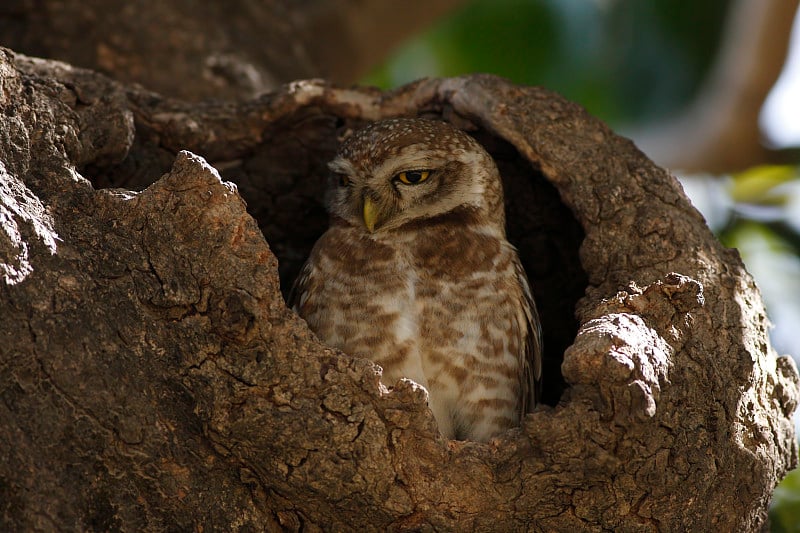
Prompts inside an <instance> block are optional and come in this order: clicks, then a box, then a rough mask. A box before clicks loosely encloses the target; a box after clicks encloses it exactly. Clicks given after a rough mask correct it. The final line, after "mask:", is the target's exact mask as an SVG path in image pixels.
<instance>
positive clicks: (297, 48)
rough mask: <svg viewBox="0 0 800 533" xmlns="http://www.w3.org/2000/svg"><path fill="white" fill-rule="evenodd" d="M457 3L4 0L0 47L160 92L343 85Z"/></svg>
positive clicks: (231, 96)
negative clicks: (298, 83) (305, 82)
mask: <svg viewBox="0 0 800 533" xmlns="http://www.w3.org/2000/svg"><path fill="white" fill-rule="evenodd" d="M464 3H465V2H464V0H405V1H404V2H403V3H402V7H400V6H401V4H398V3H397V2H396V0H369V1H366V2H365V1H363V0H304V1H303V2H297V1H296V0H258V1H253V0H223V1H220V0H210V1H206V2H197V1H195V0H170V1H168V2H165V1H164V0H137V1H135V2H127V1H121V0H81V1H80V2H69V1H66V2H65V1H64V0H37V1H36V2H31V1H26V0H3V2H2V3H0V44H2V45H3V46H8V47H10V48H13V49H14V50H17V51H18V52H23V53H26V54H30V55H35V56H41V57H48V58H52V59H59V60H61V61H67V62H69V63H71V64H73V65H76V66H81V67H85V68H91V69H94V70H98V71H100V72H103V73H105V74H107V75H109V76H111V77H112V78H114V79H116V80H120V81H125V82H129V83H130V82H136V83H141V84H143V85H144V86H145V87H147V88H149V89H151V90H155V91H159V92H160V93H162V94H164V95H167V96H173V97H179V98H185V99H190V100H201V99H205V98H218V99H226V100H237V99H246V98H252V97H255V96H257V95H259V94H261V93H263V92H265V91H269V90H272V89H275V88H277V87H278V86H279V85H280V84H282V83H286V82H289V81H291V80H295V79H298V78H313V77H324V78H327V79H330V80H333V81H335V82H337V83H345V84H350V83H353V81H354V80H357V79H359V78H360V77H362V76H364V75H365V74H366V73H367V72H368V71H369V69H372V68H375V66H376V65H377V64H378V63H379V62H380V61H381V59H383V58H384V57H386V55H387V54H388V53H389V52H390V51H391V50H392V48H394V47H395V46H397V45H398V44H399V43H401V42H402V41H403V40H404V39H407V38H408V37H410V36H412V35H414V34H415V33H418V32H419V31H420V30H422V29H423V28H425V27H426V26H428V25H430V24H432V23H433V22H434V21H435V20H436V19H438V18H440V17H441V16H442V15H443V14H445V13H447V12H448V11H451V10H452V9H454V8H455V7H457V6H459V5H460V4H464Z"/></svg>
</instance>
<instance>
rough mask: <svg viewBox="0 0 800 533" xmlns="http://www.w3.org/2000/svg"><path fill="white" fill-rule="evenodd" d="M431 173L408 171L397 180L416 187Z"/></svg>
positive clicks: (399, 175)
mask: <svg viewBox="0 0 800 533" xmlns="http://www.w3.org/2000/svg"><path fill="white" fill-rule="evenodd" d="M430 175H431V173H430V172H429V171H427V170H406V171H405V172H401V173H400V174H398V175H397V176H396V179H397V180H398V181H400V182H402V183H405V184H406V185H416V184H418V183H422V182H423V181H425V180H426V179H428V176H430Z"/></svg>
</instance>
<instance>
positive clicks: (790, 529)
mask: <svg viewBox="0 0 800 533" xmlns="http://www.w3.org/2000/svg"><path fill="white" fill-rule="evenodd" d="M769 520H770V530H771V531H772V532H773V533H795V532H797V531H800V470H793V471H791V472H790V473H789V475H788V476H786V479H784V480H783V482H782V483H781V484H780V485H778V487H777V488H776V489H775V493H774V494H773V495H772V507H771V508H770V510H769Z"/></svg>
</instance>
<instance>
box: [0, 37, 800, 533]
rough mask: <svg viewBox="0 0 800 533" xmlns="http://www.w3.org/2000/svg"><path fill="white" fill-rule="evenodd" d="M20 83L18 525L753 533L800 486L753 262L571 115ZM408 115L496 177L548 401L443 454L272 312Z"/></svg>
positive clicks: (419, 410)
mask: <svg viewBox="0 0 800 533" xmlns="http://www.w3.org/2000/svg"><path fill="white" fill-rule="evenodd" d="M0 86H1V87H2V89H3V90H2V93H0V94H2V95H3V96H2V99H1V100H0V107H2V111H3V112H2V113H0V121H2V126H1V127H0V131H2V132H4V135H3V136H2V137H1V138H0V161H2V162H3V169H2V173H3V175H2V179H1V180H0V183H2V186H3V187H2V190H1V191H0V194H1V195H2V200H3V202H2V204H1V206H0V207H2V211H1V212H2V220H3V229H4V230H5V233H4V234H3V235H2V237H3V238H2V240H1V241H0V242H1V243H2V244H0V251H2V264H3V265H4V278H5V283H2V284H0V287H1V288H0V291H1V292H0V301H2V310H3V311H2V312H3V315H2V320H0V335H1V336H2V344H0V346H1V347H0V354H2V359H1V360H0V361H1V362H0V369H2V370H0V391H2V392H1V393H0V397H2V399H3V401H2V403H0V409H2V410H3V413H2V417H1V418H0V419H1V420H2V421H3V422H2V423H0V442H1V443H2V444H1V445H0V451H2V454H3V457H2V459H3V460H2V461H0V490H1V491H2V495H1V496H0V501H2V502H3V504H2V517H3V518H2V520H3V525H4V529H11V530H16V529H32V528H41V529H55V528H67V529H120V528H124V529H173V528H177V529H189V528H194V529H200V528H202V529H223V530H227V529H240V528H247V529H257V530H261V529H264V530H278V529H288V530H299V529H308V530H315V529H320V528H321V529H358V528H363V529H367V530H384V529H391V530H431V529H453V530H465V529H475V530H510V529H523V528H528V529H532V530H542V531H544V530H548V531H549V530H570V531H574V530H579V529H615V530H632V529H636V530H640V529H645V530H659V529H665V530H681V529H688V530H711V529H717V530H755V529H757V528H758V527H760V525H761V524H762V523H763V521H764V519H765V516H766V515H765V513H766V505H767V503H768V501H769V495H770V493H771V490H772V488H773V487H774V485H775V483H777V481H778V480H779V479H780V477H782V475H783V474H784V473H785V472H786V471H787V470H788V469H789V468H792V467H793V466H794V465H795V463H796V456H797V453H796V452H797V450H796V444H795V441H794V435H793V426H792V423H791V420H790V417H791V413H792V412H793V410H794V408H795V406H796V404H797V398H798V376H797V371H796V368H795V366H794V363H793V362H792V361H791V360H790V359H788V358H786V357H776V355H775V353H774V351H773V350H772V348H771V347H770V344H769V341H768V338H767V334H766V330H767V320H766V317H765V314H764V310H763V306H762V304H761V301H760V297H759V295H758V291H757V289H756V287H755V285H754V283H753V282H752V279H751V278H750V276H749V275H748V274H747V273H746V271H745V270H744V268H743V266H742V264H741V261H740V260H739V258H738V256H737V254H736V253H735V252H734V251H731V250H726V249H724V248H723V247H722V246H721V245H720V244H719V243H718V242H717V241H716V239H714V237H713V236H712V235H711V233H710V232H709V231H708V229H707V228H706V226H705V224H704V222H703V220H702V217H700V216H699V215H698V213H697V212H696V211H695V210H694V209H693V208H692V207H691V205H690V204H689V203H688V201H687V200H686V198H685V197H684V195H683V193H682V191H681V189H680V187H679V186H678V184H677V182H676V181H675V180H674V178H672V177H671V176H670V175H669V174H668V173H667V172H665V171H664V170H662V169H660V168H658V167H656V166H655V165H654V164H653V163H651V162H650V161H649V160H648V159H647V158H646V157H645V156H644V155H643V154H642V153H641V152H639V151H638V150H637V149H636V148H635V147H634V145H633V144H632V143H631V142H630V141H627V140H625V139H623V138H621V137H618V136H616V135H615V134H613V133H612V132H611V131H610V130H609V129H608V128H607V127H606V126H604V125H603V124H602V123H601V122H599V121H598V120H596V119H594V118H592V117H591V116H589V115H588V114H587V113H586V112H585V111H583V110H582V109H581V108H580V107H578V106H576V105H574V104H571V103H569V102H566V101H565V100H563V99H561V98H560V97H558V96H556V95H554V94H552V93H549V92H547V91H545V90H543V89H538V88H530V87H520V86H515V85H513V84H511V83H509V82H507V81H505V80H502V79H499V78H495V77H491V76H468V77H463V78H452V79H434V80H427V81H422V82H419V83H416V84H412V85H409V86H406V87H403V88H401V89H399V90H397V91H394V92H391V93H381V92H379V91H376V90H373V89H358V88H356V89H339V88H335V87H333V86H330V85H327V84H325V83H322V82H298V83H296V84H292V85H289V86H286V87H284V88H283V89H281V90H279V91H276V92H274V93H271V94H268V95H266V96H264V97H262V98H260V99H258V100H252V101H247V102H243V103H241V104H224V103H213V102H206V103H202V104H191V103H185V102H181V101H177V100H171V99H168V98H163V97H160V96H158V95H156V94H154V93H150V92H148V91H146V90H144V89H142V88H140V87H137V86H127V85H123V84H120V83H118V82H114V81H111V80H109V79H107V78H105V77H103V76H101V75H98V74H95V73H93V72H90V71H84V70H80V69H75V68H70V67H68V66H66V65H64V64H61V63H57V62H52V61H42V60H35V59H29V58H26V57H24V56H19V55H14V54H12V53H11V52H5V53H4V54H3V55H2V62H1V63H0ZM417 114H423V115H426V116H438V117H443V118H445V119H447V120H450V121H451V122H454V123H455V124H457V125H459V126H460V127H463V128H465V129H467V130H468V131H470V132H471V133H472V134H474V135H475V136H476V137H477V138H478V139H479V140H480V141H481V142H482V143H483V144H484V145H485V146H486V147H487V149H488V150H489V151H490V152H491V153H492V155H493V156H494V157H495V158H496V160H497V161H498V165H499V166H500V168H501V171H502V173H503V176H504V180H505V186H506V189H507V190H508V191H509V198H510V203H509V206H508V215H509V216H508V219H509V235H510V237H511V239H512V241H513V242H515V243H516V244H518V245H519V248H520V252H521V256H522V258H523V262H524V264H525V267H526V270H527V271H528V274H529V277H530V278H531V280H532V281H533V284H534V287H535V289H536V297H537V301H538V302H539V305H540V308H541V311H542V315H543V317H544V320H545V322H544V326H545V335H546V336H545V342H546V345H547V346H548V348H547V354H546V355H547V357H548V359H549V361H550V362H551V364H550V365H549V366H548V367H547V369H546V372H547V374H546V376H545V379H546V380H547V383H548V385H547V387H548V389H547V390H546V391H545V392H546V395H547V396H548V398H549V401H550V403H551V405H543V406H541V407H539V408H537V410H536V411H535V412H534V413H531V414H530V415H529V416H528V417H527V419H526V420H525V422H524V423H523V425H522V427H521V428H520V429H518V430H512V431H510V432H508V433H506V434H504V435H502V436H500V437H499V438H498V439H496V440H495V441H493V442H491V443H489V444H488V445H483V444H476V443H469V442H449V441H445V440H443V439H442V438H441V437H440V436H439V435H438V433H437V431H436V428H435V422H434V420H433V418H432V415H431V414H430V411H429V410H428V409H427V407H426V405H425V396H424V393H423V392H422V391H421V390H420V389H419V388H418V387H416V386H414V385H413V384H411V383H409V382H400V383H398V384H383V385H382V384H381V383H380V371H379V370H378V369H377V367H375V366H374V365H373V364H371V363H370V362H369V361H366V360H361V359H354V358H351V357H349V356H347V355H346V354H342V353H339V352H336V351H335V350H332V349H330V348H328V347H326V346H324V345H322V344H320V343H319V342H318V341H317V340H316V339H315V337H314V336H313V335H312V334H311V333H310V332H309V331H308V329H307V328H306V326H305V324H304V323H303V322H302V320H300V319H299V318H298V317H297V316H296V315H294V314H293V313H292V312H291V311H290V310H288V309H287V308H286V306H285V303H284V300H283V297H282V295H281V291H280V282H281V281H283V282H284V284H286V283H288V282H290V280H291V276H292V273H293V272H294V271H296V269H297V268H298V267H299V265H300V263H301V262H302V261H303V259H304V256H305V254H306V253H307V251H308V249H309V248H310V246H311V244H312V243H313V241H314V240H315V238H316V237H317V236H318V235H319V234H321V232H322V231H323V230H324V227H325V216H324V213H323V211H322V209H321V207H320V197H321V192H322V191H321V188H322V177H323V167H324V164H325V162H326V161H327V160H328V159H329V158H330V156H331V154H332V152H333V151H334V150H335V147H336V145H337V142H338V141H337V138H338V135H339V134H340V133H341V132H342V131H343V130H345V129H347V128H352V127H356V126H358V125H359V124H362V123H364V122H365V121H369V120H375V119H377V118H380V117H388V116H396V115H417ZM194 154H200V155H194ZM201 156H202V157H201ZM207 161H210V162H211V163H212V164H213V166H212V164H209V163H207ZM215 168H219V169H221V170H222V172H223V174H224V175H225V177H226V178H228V179H231V180H232V181H234V182H235V183H237V184H238V190H240V191H241V195H242V196H240V195H239V193H238V191H237V187H236V186H234V185H232V184H231V183H228V182H223V181H222V180H221V179H220V175H219V174H218V171H217V170H215ZM162 174H163V176H162V177H161V178H158V176H160V175H162ZM119 187H124V189H120V188H119ZM140 188H143V190H142V191H141V192H133V190H136V189H140ZM242 197H244V198H245V199H246V200H247V203H245V202H244V201H243V200H242ZM256 221H257V222H256ZM265 237H266V239H265ZM268 243H269V244H268ZM279 265H280V266H279ZM573 306H574V309H575V315H573ZM574 317H577V323H576V321H575V318H574ZM564 348H566V350H564ZM562 361H563V363H562ZM559 367H560V372H559ZM559 373H560V374H562V375H563V379H564V382H563V383H564V384H565V385H563V386H564V387H565V389H564V390H563V391H562V382H561V380H560V379H559V376H558V374H559ZM548 378H549V379H548ZM384 385H389V386H392V385H394V387H393V388H392V389H391V390H387V389H386V388H385V387H384Z"/></svg>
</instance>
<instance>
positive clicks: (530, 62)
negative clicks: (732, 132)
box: [364, 0, 729, 125]
mask: <svg viewBox="0 0 800 533" xmlns="http://www.w3.org/2000/svg"><path fill="white" fill-rule="evenodd" d="M728 3H729V0H706V1H705V2H695V1H691V0H648V1H645V2H643V1H641V0H595V1H590V0H477V1H473V2H469V3H468V4H467V5H466V6H465V7H464V8H462V9H460V10H459V11H457V12H456V13H454V14H453V15H452V16H450V17H447V18H445V19H444V20H442V21H441V22H440V23H438V24H437V25H435V26H433V27H432V28H430V29H429V30H428V31H426V32H424V33H422V34H421V35H418V36H417V37H415V38H414V39H413V40H412V41H410V42H408V43H406V44H405V45H403V46H401V47H400V49H398V50H397V51H396V53H395V54H394V55H393V56H392V57H391V58H390V59H389V61H388V62H387V63H386V64H384V65H383V66H381V67H380V68H378V69H377V70H376V71H375V72H373V73H371V74H370V75H369V76H368V77H367V78H366V79H365V80H364V82H365V83H369V84H373V85H377V86H379V87H383V88H390V87H396V86H398V85H401V84H403V83H407V82H409V81H412V80H415V79H418V78H421V77H425V76H457V75H460V74H467V73H471V72H489V73H493V74H498V75H500V76H504V77H507V78H509V79H511V80H513V81H515V82H518V83H524V84H529V85H543V86H545V87H547V88H549V89H552V90H554V91H556V92H559V93H560V94H562V95H564V96H566V97H567V98H569V99H571V100H573V101H576V102H579V103H581V104H582V105H584V106H585V107H586V108H587V109H588V110H589V111H590V112H592V113H593V114H595V115H597V116H599V117H600V118H602V119H604V120H606V121H608V122H609V123H611V124H612V125H614V124H621V123H626V122H632V121H639V120H641V119H649V118H657V117H659V116H664V115H666V114H668V113H669V112H670V111H673V110H675V109H677V108H679V107H680V106H681V105H682V104H683V103H685V102H686V100H687V99H688V98H689V97H690V96H691V95H692V94H693V93H694V91H695V90H696V89H697V87H698V86H699V84H700V83H701V81H702V78H703V75H704V73H705V72H706V71H707V70H708V67H709V65H710V64H711V61H712V60H713V58H714V54H715V52H716V48H717V46H718V44H719V40H720V35H721V31H722V26H723V22H724V20H723V19H724V17H722V16H720V14H721V13H725V10H726V9H727V7H728Z"/></svg>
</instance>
